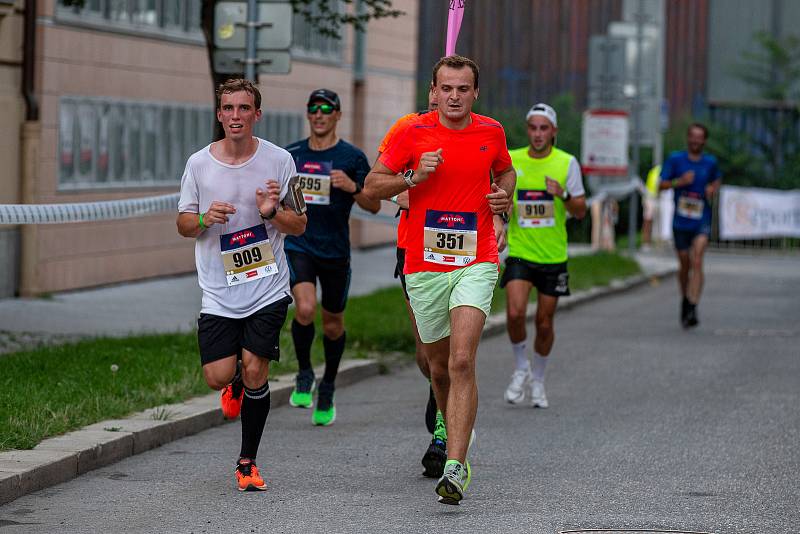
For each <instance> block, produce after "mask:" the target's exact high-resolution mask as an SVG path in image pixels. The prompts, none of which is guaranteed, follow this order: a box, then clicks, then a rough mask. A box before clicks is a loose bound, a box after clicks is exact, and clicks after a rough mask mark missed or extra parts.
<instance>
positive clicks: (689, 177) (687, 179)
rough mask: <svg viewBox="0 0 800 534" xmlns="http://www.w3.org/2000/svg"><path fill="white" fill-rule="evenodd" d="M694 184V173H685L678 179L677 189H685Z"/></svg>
mask: <svg viewBox="0 0 800 534" xmlns="http://www.w3.org/2000/svg"><path fill="white" fill-rule="evenodd" d="M692 182H694V171H686V172H685V173H683V174H682V175H681V177H680V178H678V187H686V186H687V185H692Z"/></svg>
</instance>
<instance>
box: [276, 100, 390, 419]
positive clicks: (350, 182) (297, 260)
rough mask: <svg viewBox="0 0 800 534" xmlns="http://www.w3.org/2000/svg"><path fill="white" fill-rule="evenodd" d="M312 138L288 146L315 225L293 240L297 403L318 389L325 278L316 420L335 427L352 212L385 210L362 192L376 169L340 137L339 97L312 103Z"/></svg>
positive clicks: (289, 247)
mask: <svg viewBox="0 0 800 534" xmlns="http://www.w3.org/2000/svg"><path fill="white" fill-rule="evenodd" d="M306 111H307V115H306V117H307V118H308V125H309V129H310V132H311V135H310V137H308V138H307V139H303V140H302V141H298V142H296V143H293V144H291V145H289V146H287V147H286V150H288V151H289V153H290V154H291V155H292V157H293V158H294V160H295V164H296V166H297V172H298V176H299V185H300V188H301V190H302V192H303V197H304V199H305V202H306V206H307V207H308V212H307V215H308V224H307V225H306V231H305V233H304V234H303V235H301V236H297V237H295V236H291V237H292V238H291V239H287V240H286V242H285V245H284V247H285V249H286V256H287V258H288V260H289V269H290V273H289V274H290V281H289V283H290V285H291V288H292V295H293V296H294V299H295V317H294V320H293V321H292V340H293V341H294V348H295V353H296V354H297V363H298V368H299V372H298V374H297V378H296V384H295V389H294V391H293V392H292V395H291V397H290V398H289V403H290V404H291V405H292V406H295V407H298V408H310V407H311V405H312V394H313V390H314V385H315V379H314V371H313V370H312V369H311V345H312V343H313V342H314V316H315V315H316V312H317V286H316V284H317V279H319V283H320V286H321V288H322V302H321V304H322V330H323V338H322V345H323V347H324V350H325V374H324V375H323V376H322V380H321V382H320V384H319V390H318V392H317V403H316V406H314V411H313V413H312V416H311V420H312V422H313V423H314V424H315V425H323V426H327V425H330V424H331V423H333V421H334V419H335V418H336V408H335V407H334V405H333V392H334V380H335V379H336V374H337V372H338V370H339V362H340V361H341V359H342V354H343V353H344V345H345V330H344V308H345V304H346V303H347V294H348V291H349V289H350V210H351V209H352V207H353V202H357V203H358V205H359V206H361V208H363V209H365V210H367V211H370V212H372V213H377V212H378V210H379V209H380V207H381V203H380V200H373V199H372V198H370V197H369V196H367V195H365V194H364V193H363V192H362V188H363V187H364V178H365V177H366V176H367V174H368V173H369V171H370V166H369V162H368V161H367V157H366V156H365V155H364V153H363V152H362V151H361V150H359V149H358V148H356V147H354V146H353V145H351V144H350V143H348V142H346V141H344V140H342V139H339V137H338V136H337V135H336V125H337V123H338V122H339V119H341V117H342V111H341V104H340V102H339V96H338V95H337V94H336V93H334V92H333V91H331V90H329V89H317V90H316V91H314V92H312V93H311V95H310V96H309V98H308V104H307V110H306Z"/></svg>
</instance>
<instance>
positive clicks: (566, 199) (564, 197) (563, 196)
mask: <svg viewBox="0 0 800 534" xmlns="http://www.w3.org/2000/svg"><path fill="white" fill-rule="evenodd" d="M571 198H572V195H570V194H569V191H567V190H566V189H564V192H563V193H561V200H563V201H564V202H569V199H571Z"/></svg>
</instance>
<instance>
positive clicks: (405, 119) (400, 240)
mask: <svg viewBox="0 0 800 534" xmlns="http://www.w3.org/2000/svg"><path fill="white" fill-rule="evenodd" d="M425 113H427V111H422V112H420V113H409V114H408V115H403V116H402V117H400V118H399V119H397V122H395V123H394V124H392V127H391V128H389V131H388V132H386V135H385V136H384V137H383V141H381V144H380V145H379V146H378V154H379V155H380V154H383V153H384V152H386V149H387V148H389V143H391V142H392V139H393V138H394V136H395V135H396V134H397V132H398V131H400V130H401V129H402V128H403V127H404V126H406V125H408V124H410V123H411V122H413V121H415V120H416V119H417V118H418V117H421V116H422V115H424V114H425ZM407 233H408V211H406V210H402V211H401V212H400V220H399V221H398V223H397V248H406V234H407Z"/></svg>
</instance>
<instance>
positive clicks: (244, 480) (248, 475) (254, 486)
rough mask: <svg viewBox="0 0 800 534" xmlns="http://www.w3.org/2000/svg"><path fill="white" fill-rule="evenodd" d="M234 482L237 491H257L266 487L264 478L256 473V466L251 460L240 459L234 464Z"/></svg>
mask: <svg viewBox="0 0 800 534" xmlns="http://www.w3.org/2000/svg"><path fill="white" fill-rule="evenodd" d="M236 483H237V484H238V485H239V491H258V490H261V491H263V490H265V489H267V485H266V484H264V479H263V478H261V475H260V474H259V473H258V467H256V464H255V463H254V462H253V461H252V460H248V459H241V460H239V462H238V463H237V464H236Z"/></svg>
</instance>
